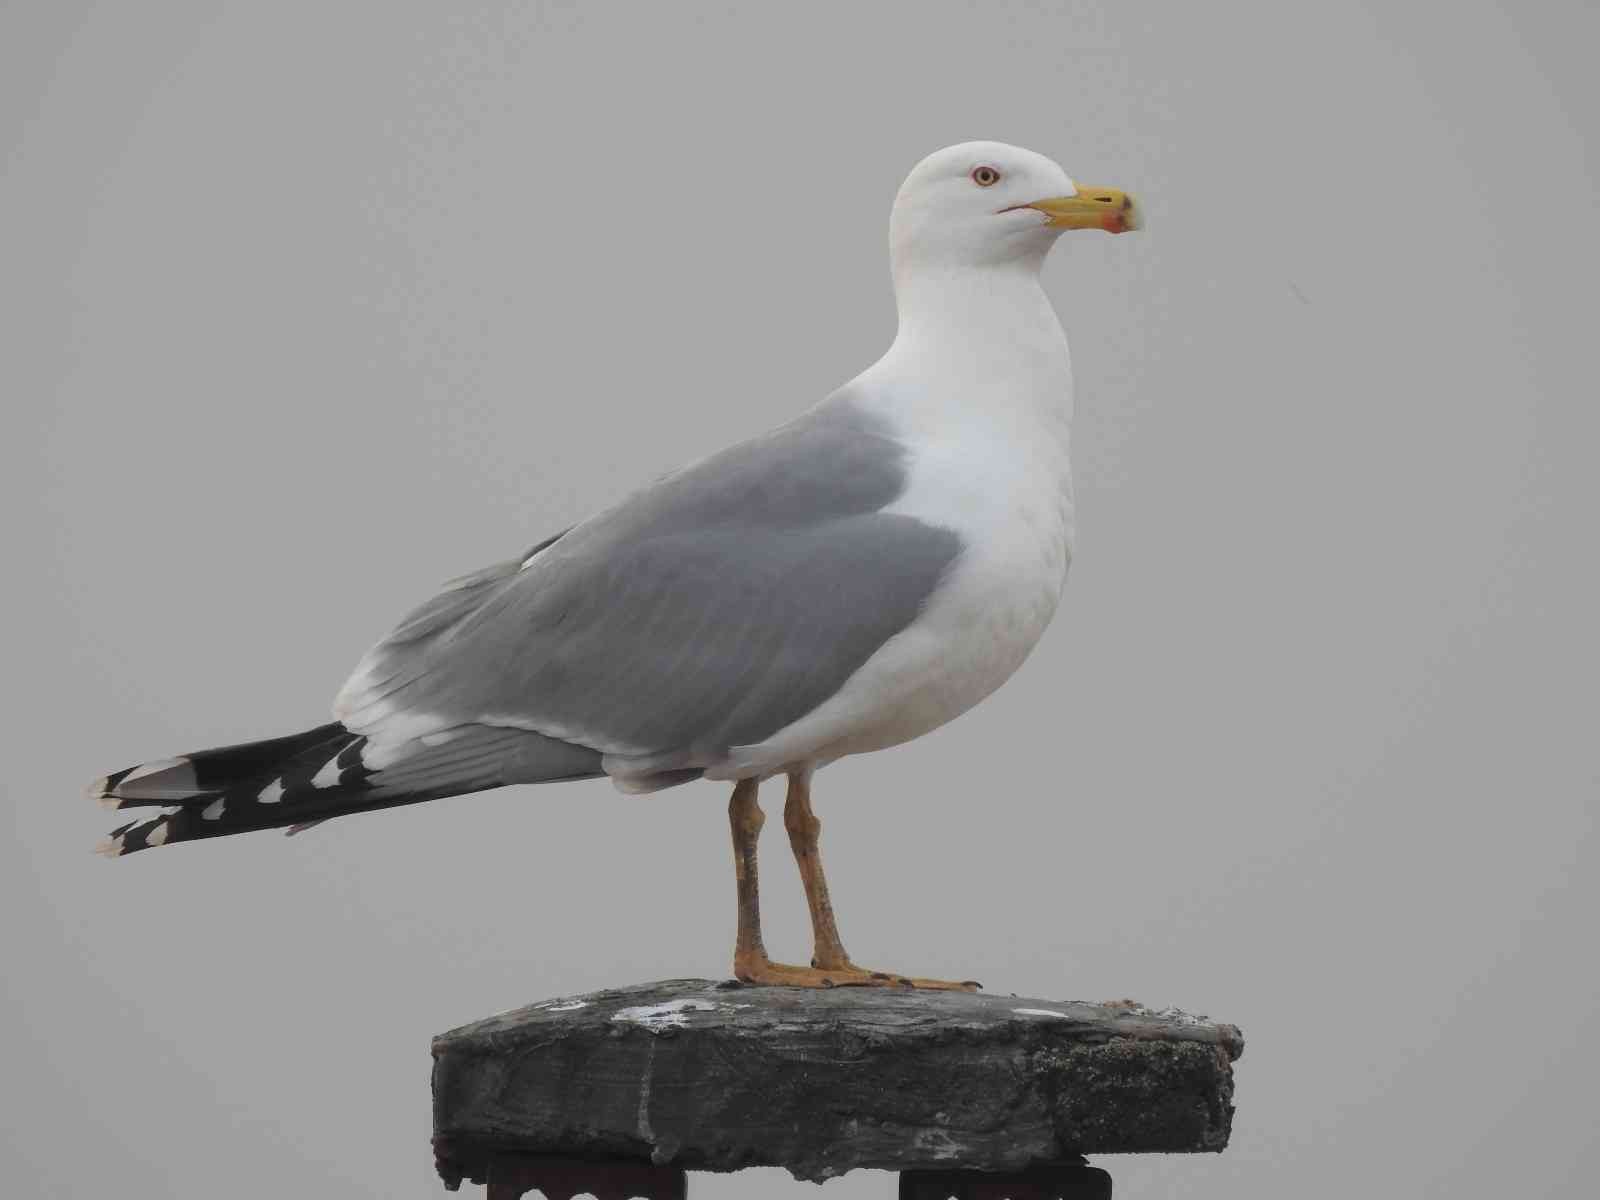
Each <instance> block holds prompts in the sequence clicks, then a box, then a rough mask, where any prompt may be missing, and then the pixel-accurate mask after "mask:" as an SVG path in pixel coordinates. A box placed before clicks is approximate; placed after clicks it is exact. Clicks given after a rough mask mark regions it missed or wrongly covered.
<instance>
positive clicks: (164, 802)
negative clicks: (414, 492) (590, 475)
mask: <svg viewBox="0 0 1600 1200" xmlns="http://www.w3.org/2000/svg"><path fill="white" fill-rule="evenodd" d="M1139 225H1140V221H1139V210H1138V206H1137V204H1136V203H1135V201H1134V200H1133V198H1132V197H1131V196H1129V195H1128V194H1126V193H1124V192H1121V191H1118V190H1116V189H1113V188H1094V187H1084V186H1081V185H1078V184H1075V183H1074V182H1073V181H1072V180H1071V179H1069V178H1068V177H1067V175H1066V173H1065V172H1064V171H1063V170H1062V169H1061V167H1059V166H1058V165H1057V164H1056V163H1055V162H1053V161H1052V160H1050V159H1049V158H1046V157H1044V156H1043V155H1040V154H1036V153H1033V152H1032V151H1029V150H1024V149H1021V148H1019V147H1016V146H1009V145H1005V144H1003V143H999V142H966V143H963V144H961V145H957V146H950V147H947V148H946V149H943V150H939V151H937V152H935V153H934V154H931V155H929V156H928V157H927V158H925V159H923V160H922V161H921V162H920V163H918V164H917V165H916V167H914V168H913V169H912V171H911V173H910V175H908V176H907V177H906V180H905V182H904V184H902V185H901V187H900V190H899V192H898V194H897V195H896V197H895V201H894V207H893V210H892V213H891V215H890V221H889V246H890V259H891V266H892V274H893V280H894V292H895V301H896V306H897V309H898V314H899V325H898V330H897V332H896V335H895V338H894V341H893V343H892V344H891V345H890V347H889V349H888V352H887V353H885V354H884V356H883V357H882V358H880V359H879V360H878V361H877V362H876V363H874V364H873V365H872V366H870V367H868V368H867V369H866V370H865V371H863V372H862V373H861V374H860V375H858V376H856V378H854V379H853V380H851V381H850V382H849V383H846V384H845V385H844V386H843V387H841V388H839V389H838V390H837V391H836V392H834V393H833V394H832V395H830V396H828V397H827V398H826V399H824V400H823V401H822V402H821V403H819V404H817V405H815V406H814V407H812V408H810V409H808V410H806V411H805V412H803V413H801V414H800V415H799V416H797V417H796V418H794V419H793V420H792V421H790V422H789V423H788V424H786V425H782V426H780V427H778V428H777V429H774V430H772V431H770V432H768V433H765V434H763V435H761V436H758V437H755V438H752V439H750V440H748V441H745V442H740V443H739V444H737V445H735V446H732V447H729V448H728V449H725V450H722V451H721V452H719V453H716V454H713V455H711V456H710V457H708V458H703V459H701V460H699V461H698V462H695V463H693V464H691V465H690V466H687V467H684V468H683V469H681V470H679V471H676V472H674V473H672V474H670V475H667V476H665V477H664V478H662V479H660V480H659V481H658V482H656V483H654V484H651V485H649V486H647V487H645V488H643V489H641V490H639V491H636V492H634V493H633V494H631V495H629V496H628V497H626V498H625V499H623V500H622V501H621V502H620V503H618V504H616V505H614V506H613V507H611V508H608V509H606V510H605V511H603V512H601V513H599V514H597V515H595V516H593V517H590V518H589V519H588V520H586V521H583V522H581V523H579V524H577V525H574V526H572V527H571V528H570V529H567V530H564V531H563V532H560V533H557V534H555V535H554V536H553V537H547V538H545V539H544V540H543V541H541V542H539V543H538V544H537V545H535V546H534V547H533V548H532V549H530V550H529V551H528V552H527V553H525V554H522V555H519V556H518V557H516V558H514V559H511V560H509V561H507V562H502V563H499V564H497V565H494V566H491V567H488V568H486V569H484V570H481V571H478V572H476V573H474V574H471V575H467V576H464V577H462V578H460V579H457V580H454V581H453V582H451V583H448V584H446V585H444V587H443V590H442V591H440V592H439V594H438V595H436V596H434V597H433V598H432V599H431V600H429V601H428V602H427V603H425V604H423V605H422V606H421V607H420V608H417V609H415V610H414V611H412V612H411V613H410V614H409V615H408V616H406V617H405V618H404V619H403V620H402V621H401V622H400V624H399V626H398V627H397V628H395V630H394V631H393V632H392V633H390V634H389V635H388V637H386V638H384V639H383V640H382V641H381V642H379V643H378V644H377V645H376V646H374V647H373V648H372V649H371V650H370V651H368V652H367V654H366V656H365V657H364V658H363V659H362V660H361V661H360V663H359V664H358V665H357V666H356V669H355V671H354V673H353V674H352V675H351V676H350V678H349V680H348V681H347V682H346V683H345V684H344V687H343V688H342V689H341V691H340V692H339V694H338V696H337V697H336V699H335V700H334V704H333V715H334V717H335V718H336V719H335V720H334V721H332V722H331V723H328V724H324V725H319V726H317V727H316V728H314V729H310V730H307V731H306V732H304V733H298V734H293V735H291V736H288V737H278V738H271V739H268V740H266V741H256V742H249V743H244V744H241V745H235V746H227V747H222V748H219V749H212V750H201V751H197V752H195V753H191V754H184V755H180V756H178V757H175V758H166V759H161V760H158V761H152V762H148V763H143V764H140V765H138V766H134V767H130V768H128V769H126V770H123V771H118V772H117V773H115V774H113V775H109V776H107V777H105V778H103V779H100V780H98V781H96V782H95V783H94V784H93V785H91V787H90V793H91V795H92V796H94V797H95V798H97V799H99V800H100V801H101V803H102V804H104V805H105V806H106V807H108V808H111V809H129V808H140V807H146V808H148V807H159V808H162V809H163V810H164V811H162V812H161V813H159V814H158V815H156V816H153V817H146V818H145V819H143V820H137V821H133V822H131V823H129V824H126V825H123V826H122V827H121V828H119V829H117V830H115V831H114V832H113V833H112V834H111V836H110V838H109V839H108V840H106V841H105V842H103V843H101V845H100V847H99V850H100V851H101V852H102V853H104V854H107V855H110V856H113V857H116V856H121V855H126V854H131V853H134V852H135V851H139V850H147V849H151V848H153V847H156V846H170V845H174V844H176V843H178V842H188V841H196V840H199V839H202V838H211V837H219V836H223V835H226V834H234V833H244V832H247V831H251V830H260V829H273V828H288V829H289V830H290V832H296V831H298V830H300V829H303V828H306V827H308V826H310V825H314V824H317V823H320V822H322V821H325V820H327V819H329V818H332V817H340V816H345V815H347V814H350V813H359V812H369V811H372V810H375V809H382V808H392V807H395V806H397V805H402V804H412V803H416V802H418V801H422V800H434V799H438V798H440V797H443V796H454V795H460V794H463V793H467V792H477V791H483V790H485V789H489V788H497V787H503V786H506V785H508V784H519V783H551V782H556V781H561V780H571V779H587V778H594V777H599V776H607V777H609V778H610V779H611V781H612V783H613V784H614V785H615V786H616V787H617V788H619V789H620V790H621V791H623V792H653V791H657V790H660V789H662V788H669V787H674V786H677V785H679V784H683V783H687V782H689V781H691V780H695V779H707V780H721V781H726V782H729V783H732V784H733V790H732V796H731V798H730V801H729V805H728V820H729V825H730V827H731V830H732V835H733V848H734V876H735V882H736V894H737V899H738V922H737V935H736V939H735V947H734V957H733V971H734V975H735V977H737V978H738V979H740V980H742V981H744V982H746V983H751V984H769V985H778V986H798V987H837V986H858V987H896V986H900V987H903V986H912V987H927V988H936V989H963V990H970V989H972V988H975V987H976V986H977V984H975V983H973V982H972V981H954V980H939V979H925V978H919V977H916V976H911V975H907V974H904V973H901V972H897V971H877V970H871V969H868V968H865V967H860V966H857V965H856V964H855V963H854V962H853V961H852V960H851V958H850V956H849V955H848V954H847V953H846V952H845V948H844V944H843V942H842V940H841V939H840V935H839V929H838V925H837V922H836V919H835V916H834V911H833V905H832V903H831V902H830V900H829V897H828V884H827V879H826V877H825V876H824V874H823V869H822V860H821V857H820V854H819V849H818V838H819V834H820V830H821V822H820V821H819V820H818V818H817V815H816V813H815V811H814V810H813V808H812V799H811V794H812V782H813V778H814V776H815V773H816V771H817V769H818V768H820V767H823V766H825V765H827V764H829V763H831V762H833V761H835V760H837V759H840V758H844V757H846V756H848V755H852V754H864V753H867V752H868V751H874V750H883V749H886V748H888V747H890V746H896V745H899V744H901V743H904V742H908V741H910V740H911V739H913V738H917V737H921V736H922V735H923V734H925V733H928V732H930V731H931V730H933V729H936V728H938V727H939V726H941V725H943V724H945V723H946V722H948V721H950V720H951V719H953V718H954V717H957V716H959V715H960V714H961V713H963V712H965V711H966V710H967V709H969V708H971V707H973V706H974V705H975V704H977V703H978V702H979V701H980V700H983V699H984V698H985V697H986V696H988V695H989V694H990V693H991V692H993V691H994V690H995V689H996V688H997V687H999V686H1000V685H1001V684H1002V683H1003V682H1005V680H1006V679H1007V678H1008V677H1010V676H1011V674H1012V673H1013V672H1015V671H1016V669H1017V668H1018V667H1019V666H1020V665H1021V664H1022V661H1023V659H1024V658H1026V657H1027V655H1028V653H1029V651H1031V650H1032V649H1033V647H1034V645H1035V644H1036V643H1037V642H1038V640H1039V638H1040V636H1041V635H1042V634H1043V632H1044V630H1045V627H1046V626H1047V625H1048V624H1049V622H1050V619H1051V617H1052V616H1053V615H1054V613H1055V610H1056V605H1057V603H1058V601H1059V599H1060V596H1061V591H1062V587H1063V584H1064V583H1065V580H1066V572H1067V565H1068V563H1069V561H1070V560H1071V557H1072V545H1073V534H1074V514H1073V499H1072V479H1071V472H1070V466H1069V462H1068V435H1069V426H1070V423H1071V417H1072V403H1073V399H1072V372H1071V363H1070V359H1069V355H1068V350H1067V341H1066V336H1065V334H1064V333H1063V331H1062V328H1061V324H1060V321H1059V319H1058V318H1057V316H1056V313H1055V311H1054V309H1053V308H1052V306H1051V304H1050V300H1049V298H1048V297H1047V296H1046V294H1045V291H1044V289H1043V287H1042V286H1041V284H1040V279H1039V274H1040V269H1041V267H1042V265H1043V263H1044V261H1045V256H1046V255H1047V254H1048V253H1049V251H1050V249H1051V247H1052V246H1053V245H1054V244H1055V241H1056V239H1057V238H1058V236H1060V235H1061V234H1062V233H1064V232H1065V231H1067V230H1080V229H1099V230H1104V231H1106V232H1109V233H1122V232H1126V231H1129V230H1134V229H1137V228H1139ZM777 775H783V776H785V777H786V779H787V794H786V799H785V803H784V814H783V817H784V827H785V829H786V830H787V832H788V835H789V844H790V847H791V849H792V851H793V853H794V856H795V860H796V862H797V863H798V865H799V868H800V876H801V880H802V883H803V886H804V889H805V894H806V901H807V906H808V908H809V909H810V914H811V924H812V934H813V939H814V953H813V956H812V960H811V965H810V966H793V965H789V964H785V963H781V962H775V961H773V960H772V959H771V958H769V957H768V954H767V951H766V949H765V946H764V945H763V942H762V938H761V915H760V903H759V884H758V877H757V870H756V845H757V839H758V836H759V835H760V833H761V827H762V824H763V822H764V820H765V817H764V814H763V813H762V810H761V807H760V804H759V802H758V798H757V789H758V788H759V787H760V785H761V783H762V781H764V780H766V779H769V778H772V777H773V776H777Z"/></svg>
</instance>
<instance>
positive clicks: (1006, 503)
mask: <svg viewBox="0 0 1600 1200" xmlns="http://www.w3.org/2000/svg"><path fill="white" fill-rule="evenodd" d="M1061 352H1062V353H1061V363H1060V369H1059V371H1057V370H1049V371H1045V372H1043V373H1042V377H1041V373H1038V372H1035V373H1034V375H1033V376H1032V377H1030V378H1028V379H1027V380H1022V381H1015V382H1014V384H1013V387H1012V389H1011V391H1010V393H1008V399H1009V400H1011V401H1013V403H1010V404H1007V405H1003V406H990V405H986V404H985V403H983V400H982V395H981V393H980V394H979V395H977V396H975V395H974V394H973V393H972V392H970V391H969V392H967V393H966V394H965V395H964V396H959V395H953V394H952V395H950V396H948V397H944V396H938V397H936V399H935V401H934V402H930V400H929V391H931V389H929V390H928V391H923V392H921V393H920V394H917V393H916V392H915V391H914V390H913V394H914V395H917V399H916V400H915V401H908V400H907V399H906V395H907V388H906V386H905V385H904V384H903V383H896V384H894V385H891V386H888V387H882V386H881V385H880V387H879V388H877V389H874V388H873V387H872V384H873V382H874V381H873V379H872V374H873V373H872V372H869V373H868V375H867V376H864V377H863V378H862V380H860V381H858V384H859V385H865V387H864V391H865V392H866V395H867V397H868V401H869V403H871V402H872V400H873V399H876V400H877V403H876V404H875V407H878V408H879V409H880V411H886V415H888V416H889V417H890V418H891V420H893V421H894V424H895V426H896V428H897V429H898V430H900V432H901V439H902V441H903V442H904V444H905V446H906V448H907V450H908V452H909V457H908V467H909V475H908V480H907V483H908V486H907V488H906V491H905V492H904V494H903V495H902V496H901V497H900V498H899V500H897V501H896V502H895V503H894V504H893V505H891V506H890V508H889V509H888V510H887V511H890V512H895V513H902V514H904V515H906V516H911V517H916V518H917V519H919V520H922V521H925V522H927V523H928V524H932V525H938V526H942V527H944V528H948V529H952V530H954V531H955V532H956V533H958V534H959V535H960V537H961V540H962V544H963V549H962V552H961V554H960V555H959V556H958V558H957V559H956V561H955V563H954V564H953V565H952V567H951V569H950V571H949V573H948V574H947V575H946V577H945V578H944V580H943V581H942V582H941V584H940V586H939V587H938V589H937V590H936V591H935V592H934V593H933V595H932V596H930V597H929V599H928V602H927V605H926V607H925V608H924V609H923V612H922V614H921V615H920V616H919V617H918V619H917V620H916V621H915V622H914V623H913V624H912V625H911V626H909V627H908V628H906V629H905V630H903V631H902V632H901V633H899V634H897V635H896V636H895V637H893V638H891V639H890V640H889V641H888V642H887V643H885V644H884V646H883V647H882V648H881V649H879V650H878V651H877V653H876V654H874V655H873V656H872V657H871V658H870V659H868V661H867V662H866V663H865V664H863V666H862V667H861V668H860V669H859V670H858V671H856V673H855V674H854V675H852V676H851V677H850V678H849V679H848V680H847V681H846V683H845V685H844V687H843V688H841V689H840V690H839V691H838V692H837V693H835V694H834V696H832V697H831V698H830V699H828V700H827V701H825V702H824V703H823V704H822V705H821V706H820V707H818V708H817V709H815V710H814V711H813V712H811V713H809V714H807V715H806V716H805V717H802V718H801V719H800V720H798V721H796V722H794V723H793V724H791V725H789V726H787V727H786V728H784V729H782V730H780V731H779V732H778V733H777V734H776V735H774V736H773V737H771V738H769V739H768V740H766V741H765V742H763V743H761V744H759V745H756V746H748V747H738V748H735V750H734V752H733V754H732V757H731V759H730V760H729V761H728V762H727V763H725V764H721V765H719V766H718V767H717V768H715V769H713V770H712V771H709V772H708V773H707V774H708V777H710V778H736V777H739V776H741V775H749V774H761V775H766V774H772V773H776V772H778V771H781V770H783V769H785V768H787V767H790V766H793V765H798V764H814V765H821V764H823V763H827V762H831V761H833V760H834V759H837V758H841V757H843V756H845V755H848V754H859V753H863V752H866V751H871V750H880V749H883V748H885V747H888V746H893V745H898V744H899V743H901V742H906V741H909V740H911V739H912V738H916V737H920V736H921V735H922V734H924V733H927V732H929V731H930V730H933V729H935V728H937V727H938V726H940V725H943V724H944V723H945V722H947V721H950V720H952V719H953V718H955V717H957V716H959V715H961V714H962V713H963V712H965V711H966V710H967V709H969V708H971V707H972V706H973V705H975V704H977V703H978V702H979V701H980V700H982V699H984V697H986V696H988V695H989V694H990V693H991V692H993V691H994V690H995V689H996V688H997V687H999V686H1000V685H1001V684H1002V683H1004V682H1005V681H1006V680H1007V679H1008V678H1010V676H1011V675H1012V673H1013V672H1015V671H1016V669H1017V668H1018V667H1019V666H1021V665H1022V662H1023V660H1024V659H1025V658H1026V657H1027V655H1028V653H1029V651H1031V650H1032V649H1033V647H1034V645H1035V644H1036V643H1037V642H1038V640H1039V638H1040V636H1041V635H1042V634H1043V633H1044V630H1045V627H1046V626H1047V625H1048V624H1049V623H1050V618H1051V617H1052V616H1053V615H1054V613H1055V610H1056V605H1057V603H1058V602H1059V600H1060V597H1061V590H1062V586H1063V584H1064V583H1065V580H1066V571H1067V565H1068V562H1069V560H1070V558H1071V540H1072V523H1073V514H1072V496H1071V480H1070V473H1069V469H1068V461H1067V453H1068V447H1067V431H1066V414H1067V412H1068V411H1070V394H1064V393H1070V388H1071V375H1070V371H1069V370H1068V369H1067V366H1066V359H1065V344H1064V342H1063V343H1062V344H1061ZM1006 382H1011V381H1001V383H1000V386H1001V387H1004V386H1005V383H1006ZM959 386H960V385H959V384H955V383H951V384H949V385H948V386H947V387H943V388H939V389H937V390H938V391H939V392H946V391H949V392H954V391H956V390H957V389H958V388H959ZM995 387H996V383H995V381H993V380H991V381H989V387H988V389H985V390H990V389H993V388H995ZM1018 387H1024V388H1028V389H1033V390H1037V391H1038V392H1040V393H1041V394H1040V395H1038V396H1028V397H1024V399H1025V400H1027V402H1026V403H1020V404H1019V403H1015V401H1016V400H1017V399H1018V397H1017V395H1016V391H1017V389H1018Z"/></svg>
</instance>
